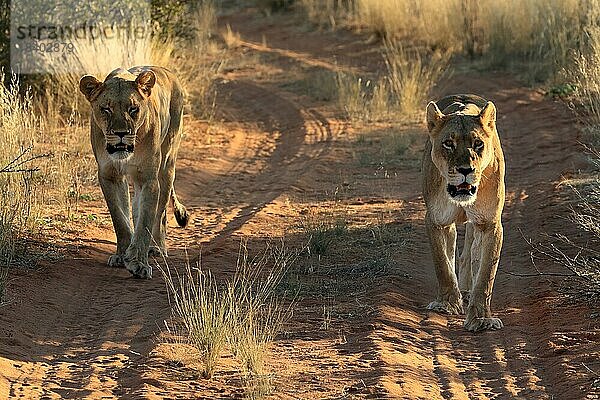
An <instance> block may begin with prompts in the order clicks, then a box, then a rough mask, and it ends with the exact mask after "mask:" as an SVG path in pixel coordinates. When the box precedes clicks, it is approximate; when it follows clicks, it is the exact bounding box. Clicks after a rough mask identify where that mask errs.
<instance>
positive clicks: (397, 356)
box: [0, 14, 600, 399]
mask: <svg viewBox="0 0 600 400" xmlns="http://www.w3.org/2000/svg"><path fill="white" fill-rule="evenodd" d="M282 21H283V22H277V23H276V20H273V19H265V18H260V17H256V16H248V15H246V14H241V15H232V16H229V17H226V18H224V19H223V20H222V21H221V22H220V23H221V24H222V25H223V26H225V24H226V23H230V24H231V26H232V28H233V29H234V30H236V31H239V32H240V33H241V36H242V38H243V39H244V40H247V41H251V42H252V43H260V42H261V40H262V37H263V36H264V37H266V38H267V43H268V47H270V48H271V50H270V51H261V46H260V45H255V46H253V48H250V49H248V48H246V49H245V50H240V52H245V53H246V57H254V58H251V59H252V62H249V63H248V64H247V65H246V66H232V67H230V68H229V69H227V70H226V71H225V73H224V76H223V79H222V80H221V81H220V83H219V85H218V93H219V95H218V104H219V105H218V116H219V117H220V118H221V119H222V123H220V124H218V126H215V127H212V128H211V129H210V130H208V131H207V126H206V124H204V123H202V122H199V121H196V120H195V119H194V118H193V117H186V138H185V140H184V142H185V148H184V149H182V150H181V152H180V153H181V154H180V160H179V162H178V175H177V182H176V186H177V188H178V189H177V190H178V193H179V195H180V198H181V199H182V200H183V201H184V203H185V204H186V205H187V206H188V208H189V209H190V210H191V211H192V213H193V223H192V224H191V227H189V228H188V229H185V230H181V229H176V228H174V226H175V224H174V223H172V224H171V230H170V239H169V246H170V249H171V261H170V262H171V263H173V264H175V265H176V264H178V263H179V264H181V263H182V262H183V260H184V259H185V252H186V251H187V253H188V254H189V256H190V257H191V258H194V257H196V256H197V255H198V254H199V253H200V249H202V262H203V265H204V267H205V268H209V269H211V270H212V271H213V272H215V273H216V274H217V275H224V274H227V273H230V272H231V271H232V270H233V268H234V266H235V258H236V256H237V246H238V241H239V238H240V237H249V238H250V240H251V241H254V242H257V243H260V242H261V240H264V239H265V238H269V237H277V236H282V235H289V236H290V238H291V239H290V240H291V242H292V243H293V242H294V240H296V241H297V242H300V241H301V240H303V238H302V235H301V233H298V232H297V230H296V231H295V230H294V228H297V227H298V225H299V224H300V222H299V221H301V220H302V218H304V217H303V216H305V215H306V214H307V212H309V213H310V212H319V210H332V209H335V207H338V208H339V207H341V209H343V211H344V216H346V217H347V219H348V226H349V228H348V229H349V233H348V235H350V236H349V237H350V238H356V241H354V242H353V243H363V244H364V248H362V247H361V246H355V247H354V248H353V249H352V250H351V251H346V252H345V254H344V256H342V257H340V258H336V257H337V255H336V254H334V255H332V256H329V258H328V259H327V258H326V259H325V261H323V262H322V263H321V264H319V265H318V267H317V271H316V272H314V273H312V272H311V273H303V274H302V273H301V274H299V279H300V280H302V281H303V283H304V287H306V288H309V289H310V290H309V291H308V292H307V294H306V295H305V296H301V298H300V300H299V302H298V305H297V307H296V311H295V313H294V317H293V318H292V320H291V321H290V323H289V324H288V326H286V332H285V333H284V334H283V335H282V336H281V337H280V338H278V340H277V341H276V342H275V343H274V345H273V357H272V359H271V360H270V365H271V366H272V369H273V373H274V376H275V379H274V388H275V389H274V394H273V396H274V397H276V398H290V399H291V398H363V397H367V398H406V399H438V398H453V399H454V398H455V399H463V398H464V399H471V398H477V399H480V398H501V399H505V398H506V399H508V398H523V399H586V398H588V399H594V398H599V396H600V389H599V388H596V389H594V388H593V382H594V380H595V379H598V377H599V376H598V374H600V362H599V361H598V354H599V352H600V346H599V344H600V320H599V319H598V318H595V319H593V318H590V314H591V313H592V310H590V309H589V308H588V307H586V306H585V305H583V304H577V303H573V302H569V301H568V299H567V298H565V297H564V296H563V295H560V294H558V293H557V291H556V281H551V280H550V279H549V278H541V277H520V276H517V275H519V274H521V275H528V274H532V273H535V269H534V268H533V266H532V263H531V260H530V256H529V248H528V246H527V244H526V242H525V240H524V237H525V238H534V239H538V238H540V237H541V236H542V234H543V233H545V232H562V233H564V234H567V235H572V236H575V235H578V233H577V231H576V230H575V229H573V227H571V226H569V224H567V223H565V220H564V219H561V218H560V217H564V216H566V215H567V213H568V210H569V204H570V203H569V193H568V190H565V189H561V188H559V187H558V186H557V183H558V182H559V181H560V180H561V177H562V176H565V175H571V174H572V173H574V172H577V171H578V170H579V169H581V168H584V167H585V164H584V159H583V156H582V154H581V147H580V146H579V144H578V140H579V139H580V134H579V130H578V127H577V124H576V122H575V120H574V119H573V117H572V115H571V114H570V112H569V110H568V109H567V108H566V107H565V106H564V104H562V103H560V102H554V101H552V100H551V99H548V98H545V97H544V96H542V95H541V94H540V93H538V92H536V91H534V90H532V89H529V88H526V87H524V86H523V85H521V84H519V83H517V82H516V81H515V80H514V79H511V78H510V77H508V76H505V75H495V74H485V75H477V74H473V73H471V74H469V75H460V74H457V75H455V77H454V78H453V80H452V81H451V82H450V83H449V84H448V85H447V86H446V87H445V88H444V89H443V90H442V89H440V90H439V91H438V92H439V93H438V94H439V95H440V96H441V95H443V94H447V93H455V92H474V93H479V94H481V95H483V96H485V97H486V98H488V99H491V100H493V101H494V102H495V104H496V106H497V108H498V111H499V122H498V128H499V131H500V133H501V138H502V143H503V146H504V152H505V155H506V158H507V191H508V200H507V203H506V208H505V213H504V217H503V218H504V226H505V244H504V248H503V251H502V258H501V262H500V265H501V266H500V271H499V273H498V277H497V281H496V286H495V292H494V298H493V306H492V307H493V309H494V310H495V312H496V313H497V314H498V315H499V316H500V317H501V318H502V320H503V321H504V324H505V328H504V329H503V330H502V331H500V332H485V333H481V334H470V333H466V332H465V331H464V330H463V328H462V325H461V322H462V319H461V318H457V317H447V316H443V315H438V314H435V313H431V312H427V311H426V310H425V309H424V305H425V304H427V303H428V302H429V301H430V300H431V299H432V296H433V294H434V293H435V287H436V283H435V277H434V273H433V266H432V261H431V257H430V256H429V247H428V243H427V240H426V236H425V231H424V225H423V215H424V205H423V202H422V199H421V197H420V184H419V182H420V175H419V165H418V157H419V156H420V155H419V154H418V151H419V149H420V148H422V145H423V143H424V139H425V130H424V126H421V125H419V126H417V127H414V126H412V127H402V128H397V129H398V130H401V131H402V132H403V131H406V132H405V133H407V134H411V135H413V136H414V138H415V139H414V140H415V142H414V143H412V144H411V145H410V146H409V147H410V150H409V152H408V153H406V154H407V155H406V157H407V158H409V160H408V161H407V162H404V161H402V162H397V163H388V164H386V163H381V162H378V161H377V160H378V158H377V157H378V155H379V152H380V147H381V143H382V142H381V140H383V139H381V135H379V136H377V135H378V133H377V132H379V131H380V130H381V129H383V130H385V129H389V127H382V128H381V129H379V128H378V127H377V126H375V127H360V126H356V125H353V124H351V123H349V122H347V121H345V120H344V119H343V118H340V115H339V113H338V112H337V111H336V110H335V107H334V105H332V104H331V102H328V101H323V100H318V99H315V98H313V97H311V96H310V93H306V92H305V91H304V89H302V88H300V90H298V87H297V86H295V85H291V84H290V83H291V81H292V80H294V79H296V78H297V77H298V76H305V75H302V74H307V73H310V72H311V71H313V69H314V68H327V67H328V66H336V65H340V66H341V67H343V68H348V69H353V70H358V71H361V70H362V71H365V72H369V71H373V70H374V69H376V68H379V67H380V65H381V62H380V61H381V60H380V59H378V58H377V57H376V53H374V51H373V45H367V44H365V43H364V38H360V37H356V36H354V35H351V34H345V33H335V34H333V33H320V32H309V33H306V32H302V31H300V30H299V29H300V28H297V27H296V25H295V24H294V23H293V22H290V21H288V20H287V19H282ZM272 49H276V50H277V51H273V50H272ZM372 132H375V133H373V135H374V137H376V138H377V139H376V140H374V141H373V142H370V141H369V140H367V141H366V143H365V141H364V140H363V139H359V138H360V137H362V135H364V136H368V135H369V134H370V133H372ZM402 132H400V133H402ZM412 150H414V152H413V153H410V151H412ZM411 154H412V155H411ZM362 155H366V156H365V157H363V158H364V159H366V160H367V161H366V162H360V159H361V157H362ZM369 157H371V158H369ZM369 160H375V161H374V162H370V161H369ZM98 193H99V192H96V194H98ZM89 206H90V208H92V209H93V210H95V211H96V212H97V213H98V215H100V216H101V219H102V220H104V221H106V220H107V213H106V211H104V208H103V204H102V200H101V198H100V197H96V200H95V201H93V202H90V204H89ZM381 215H383V216H385V217H386V218H388V217H389V218H388V219H386V220H384V221H383V222H382V223H380V224H379V225H378V226H379V227H380V228H381V229H382V231H383V232H392V234H393V235H396V236H395V237H394V238H392V239H390V243H392V245H390V246H388V247H386V249H388V250H389V249H391V250H393V251H391V252H389V260H387V261H386V262H387V264H385V267H382V268H379V267H378V265H379V264H377V263H372V264H368V265H375V267H373V268H378V269H377V271H376V273H375V272H373V271H374V270H367V269H365V268H363V267H364V265H367V264H365V263H364V262H363V261H365V260H367V257H366V256H365V255H366V254H369V255H372V253H377V251H378V249H373V248H369V244H368V243H370V242H369V241H368V240H366V239H365V240H364V241H361V240H363V237H367V238H368V237H369V235H371V233H372V232H375V230H374V228H372V226H373V225H369V224H370V222H369V221H373V220H375V221H376V220H378V218H380V216H381ZM365 227H367V228H365ZM369 227H370V228H369ZM290 232H291V233H290ZM373 235H375V233H373ZM65 240H66V241H67V242H69V243H71V246H70V247H69V250H68V256H67V257H66V258H65V259H64V260H62V261H59V262H55V263H46V264H44V266H43V267H42V268H41V270H38V271H30V272H24V271H15V272H14V273H13V277H14V278H15V279H14V280H13V281H12V282H11V285H10V287H9V290H10V297H11V302H10V303H9V304H8V305H6V306H4V307H2V308H0V398H24V399H30V398H44V399H53V398H90V399H99V398H125V399H132V398H229V397H240V396H243V391H242V389H241V388H240V384H239V376H237V375H236V373H235V371H231V370H229V369H223V370H222V371H218V372H217V374H216V376H215V378H214V379H213V380H211V381H207V380H205V379H203V378H201V377H200V373H199V372H198V371H195V370H194V369H192V368H190V367H188V366H185V365H173V364H171V363H168V362H165V360H164V359H162V358H161V356H160V355H159V354H157V352H156V351H155V349H156V347H157V344H158V340H157V338H158V336H159V334H160V332H161V328H162V326H163V320H165V319H167V318H168V317H169V315H170V312H169V307H168V302H167V293H166V289H165V285H164V283H163V281H162V279H161V278H160V275H159V274H158V273H156V274H155V278H154V279H153V280H152V281H140V280H135V279H133V278H131V277H130V276H129V274H128V272H126V271H125V270H117V269H111V268H108V267H107V266H106V265H105V260H106V258H107V257H108V254H109V252H110V251H112V249H113V247H114V234H113V233H112V229H111V227H110V225H109V224H107V223H103V224H90V226H89V227H88V228H87V229H86V231H85V232H83V233H81V232H73V233H71V234H66V239H65ZM353 240H354V239H353ZM386 254H387V253H386ZM353 257H355V258H353ZM375 258H376V257H375ZM369 260H370V259H369ZM300 262H301V263H302V262H308V261H306V260H300ZM538 266H539V267H540V268H544V269H545V270H548V271H550V270H553V268H556V267H553V266H551V265H546V264H540V265H538ZM348 267H352V268H348ZM359 267H360V268H359ZM307 269H308V270H310V271H312V269H311V268H307ZM515 274H517V275H515ZM348 283H350V285H349V284H348ZM348 286H354V287H353V288H352V289H348ZM332 288H333V289H332ZM346 289H347V290H346ZM229 361H230V360H224V365H225V364H228V362H229ZM593 371H595V372H593ZM586 396H587V397H586Z"/></svg>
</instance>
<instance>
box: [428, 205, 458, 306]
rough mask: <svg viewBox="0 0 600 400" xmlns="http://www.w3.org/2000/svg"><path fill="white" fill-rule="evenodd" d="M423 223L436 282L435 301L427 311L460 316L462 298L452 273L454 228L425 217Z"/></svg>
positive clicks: (454, 242)
mask: <svg viewBox="0 0 600 400" xmlns="http://www.w3.org/2000/svg"><path fill="white" fill-rule="evenodd" d="M425 222H426V227H427V235H428V236H429V241H430V243H431V250H432V255H433V264H434V266H435V273H436V276H437V280H438V296H437V299H436V300H435V301H433V302H431V303H429V305H428V306H427V309H428V310H434V311H439V312H444V313H448V314H462V313H463V305H462V297H461V294H460V291H459V290H458V281H457V279H456V273H455V272H454V260H455V258H454V257H455V248H456V226H455V225H454V224H452V225H449V226H439V225H436V224H434V223H433V222H432V221H431V220H430V218H428V217H427V216H426V217H425Z"/></svg>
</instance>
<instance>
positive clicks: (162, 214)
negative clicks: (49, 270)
mask: <svg viewBox="0 0 600 400" xmlns="http://www.w3.org/2000/svg"><path fill="white" fill-rule="evenodd" d="M79 88H80V90H81V92H82V93H83V94H84V95H85V97H86V98H87V99H88V101H89V102H90V105H91V107H92V116H91V124H90V125H91V133H90V135H91V141H92V149H93V152H94V156H95V157H96V162H97V163H98V180H99V182H100V186H101V188H102V193H103V194H104V198H105V199H106V204H107V205H108V209H109V211H110V215H111V218H112V222H113V226H114V229H115V233H116V236H117V251H116V253H115V254H114V255H111V256H110V257H109V259H108V265H109V266H113V267H126V268H127V269H128V270H129V272H131V273H132V274H133V275H134V276H136V277H139V278H151V277H152V268H151V267H150V265H149V264H148V253H149V252H152V253H159V254H160V253H162V254H164V255H166V245H165V236H166V229H167V214H166V206H167V202H168V201H169V200H170V201H171V203H172V205H173V207H174V211H175V217H176V219H177V222H178V224H179V225H180V226H182V227H183V226H185V225H186V224H187V222H188V218H189V217H188V214H187V211H186V209H185V207H184V206H183V205H182V204H181V203H180V202H179V201H178V199H177V195H176V194H175V188H174V187H173V181H174V180H175V160H176V158H177V151H178V149H179V143H180V141H181V134H182V117H183V103H184V92H183V89H182V87H181V85H180V83H179V81H178V80H177V78H176V77H175V76H174V75H173V74H172V73H171V72H170V71H169V70H167V69H165V68H161V67H150V66H147V67H134V68H131V69H129V70H124V69H116V70H114V71H113V72H111V73H110V74H109V75H108V76H107V77H106V79H105V80H104V82H100V81H99V80H98V79H96V78H95V77H93V76H91V75H86V76H84V77H83V78H81V80H80V82H79ZM130 180H131V182H132V183H133V187H134V190H135V196H134V198H133V226H132V224H131V213H130V201H129V181H130ZM153 244H156V245H153Z"/></svg>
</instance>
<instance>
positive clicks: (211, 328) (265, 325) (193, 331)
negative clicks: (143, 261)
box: [161, 241, 293, 398]
mask: <svg viewBox="0 0 600 400" xmlns="http://www.w3.org/2000/svg"><path fill="white" fill-rule="evenodd" d="M292 258H293V257H292V254H290V253H288V252H287V250H286V248H285V247H284V245H283V243H282V244H281V245H278V246H274V245H271V244H267V247H266V249H265V250H264V251H263V252H261V253H260V254H259V255H258V256H256V257H253V258H251V257H249V254H248V249H247V246H246V242H245V241H242V242H241V244H240V250H239V255H238V260H237V264H236V272H235V275H234V276H233V278H232V279H231V280H228V281H226V282H225V283H224V284H219V283H218V282H217V281H216V279H215V278H214V277H213V276H212V274H211V273H210V272H209V271H203V270H202V269H201V267H200V265H197V266H196V267H191V266H190V264H189V263H188V264H187V265H186V268H185V271H184V273H183V274H182V275H180V274H179V273H178V272H177V271H176V270H175V269H173V268H170V267H169V266H167V267H166V268H161V271H162V272H163V276H164V278H165V281H166V283H167V287H168V289H169V292H170V293H171V305H172V308H173V313H174V316H175V317H176V319H177V321H180V322H181V323H182V325H183V327H184V328H185V333H186V337H187V339H188V340H189V343H190V344H192V345H193V346H194V347H195V348H196V349H197V350H198V352H199V354H200V357H201V359H202V361H203V367H204V375H205V376H206V377H208V378H210V377H212V376H213V374H214V372H215V369H216V367H217V363H218V360H219V358H220V357H221V355H222V353H223V351H224V350H225V349H226V348H228V349H229V350H230V351H231V352H232V353H233V354H234V356H235V357H236V358H237V359H238V360H239V362H240V369H241V371H242V374H243V378H244V381H245V382H246V384H247V386H248V388H247V389H248V390H249V395H250V397H253V398H254V397H256V396H257V394H259V393H262V392H264V391H265V390H266V387H268V380H269V375H268V374H267V371H266V365H265V363H266V359H267V357H268V354H269V346H270V344H271V342H272V341H273V339H274V338H275V336H276V335H277V334H278V333H279V332H280V330H281V329H282V326H283V323H284V322H285V321H286V320H287V319H288V318H289V317H290V313H291V308H290V306H285V305H284V304H282V303H281V301H280V300H279V299H278V297H277V296H276V294H277V292H276V291H275V289H276V287H277V286H278V284H279V282H280V280H281V278H282V277H283V275H284V274H285V273H286V271H287V269H288V268H289V264H290V262H291V261H292Z"/></svg>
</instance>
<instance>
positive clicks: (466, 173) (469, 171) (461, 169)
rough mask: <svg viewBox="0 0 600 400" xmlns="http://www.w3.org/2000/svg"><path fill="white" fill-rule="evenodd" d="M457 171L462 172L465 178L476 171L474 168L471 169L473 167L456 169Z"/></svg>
mask: <svg viewBox="0 0 600 400" xmlns="http://www.w3.org/2000/svg"><path fill="white" fill-rule="evenodd" d="M456 170H457V171H458V172H460V173H461V174H463V175H464V176H467V175H469V174H470V173H471V172H473V171H475V170H474V169H473V168H471V167H468V168H463V167H460V168H456Z"/></svg>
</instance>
